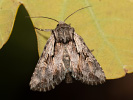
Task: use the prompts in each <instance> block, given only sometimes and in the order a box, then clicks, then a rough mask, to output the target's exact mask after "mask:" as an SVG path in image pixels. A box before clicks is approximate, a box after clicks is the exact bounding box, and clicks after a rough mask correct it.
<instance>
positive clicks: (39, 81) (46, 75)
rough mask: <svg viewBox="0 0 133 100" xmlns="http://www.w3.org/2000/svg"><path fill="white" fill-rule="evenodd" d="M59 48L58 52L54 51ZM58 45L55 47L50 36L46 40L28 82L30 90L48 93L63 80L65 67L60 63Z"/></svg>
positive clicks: (52, 36) (52, 37) (60, 54)
mask: <svg viewBox="0 0 133 100" xmlns="http://www.w3.org/2000/svg"><path fill="white" fill-rule="evenodd" d="M56 48H59V50H60V51H57V50H55V49H56ZM61 50H62V49H61V46H60V45H55V38H54V35H53V34H52V35H51V37H50V38H49V39H48V41H47V43H46V45H45V47H44V50H43V53H42V55H41V57H40V59H39V61H38V63H37V65H36V68H35V71H34V73H33V76H32V77H31V81H30V88H31V89H32V90H36V91H48V90H51V89H52V88H54V86H55V85H57V84H59V83H60V82H61V81H62V80H63V79H64V78H65V67H64V65H63V62H62V55H63V53H62V51H61Z"/></svg>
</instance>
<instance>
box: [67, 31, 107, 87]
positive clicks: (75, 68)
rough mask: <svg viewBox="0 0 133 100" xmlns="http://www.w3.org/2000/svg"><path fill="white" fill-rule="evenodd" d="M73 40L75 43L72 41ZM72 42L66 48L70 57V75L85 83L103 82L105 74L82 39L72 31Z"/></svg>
mask: <svg viewBox="0 0 133 100" xmlns="http://www.w3.org/2000/svg"><path fill="white" fill-rule="evenodd" d="M74 42H75V43H74ZM74 42H72V43H71V45H70V46H71V47H70V48H69V49H68V50H69V54H70V58H71V71H72V76H73V77H74V78H75V79H76V80H81V81H83V82H85V83H87V84H92V85H93V84H97V83H103V82H104V81H105V74H104V72H103V70H102V68H101V66H100V64H99V63H98V62H97V60H96V59H95V57H94V56H93V55H92V53H91V51H90V50H89V48H88V47H87V46H86V44H85V43H84V41H83V39H82V38H81V37H80V36H79V35H78V34H76V33H74Z"/></svg>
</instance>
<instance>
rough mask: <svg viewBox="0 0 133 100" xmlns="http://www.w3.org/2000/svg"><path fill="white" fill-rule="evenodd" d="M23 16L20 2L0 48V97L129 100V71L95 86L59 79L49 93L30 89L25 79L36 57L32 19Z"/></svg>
mask: <svg viewBox="0 0 133 100" xmlns="http://www.w3.org/2000/svg"><path fill="white" fill-rule="evenodd" d="M25 16H28V13H27V11H26V9H25V8H24V7H23V5H21V6H20V8H19V10H18V14H17V16H16V20H15V24H14V28H13V31H12V34H11V37H10V38H9V40H8V42H7V43H6V44H5V45H4V46H3V48H2V49H1V50H0V86H1V87H0V100H15V99H17V100H19V99H32V100H37V99H38V100H45V99H49V100H51V99H52V100H56V99H58V100H59V99H61V100H75V99H76V100H96V99H99V100H101V99H102V100H133V74H127V75H126V76H125V77H123V78H120V79H114V80H107V81H106V83H104V84H102V85H97V86H90V85H86V84H82V83H81V82H79V81H74V82H73V83H72V84H66V83H65V82H64V81H63V82H62V83H61V84H60V85H58V86H56V88H55V89H54V90H51V91H49V92H34V91H31V90H30V87H29V82H30V78H31V76H32V73H33V71H34V68H35V66H36V63H37V61H38V59H39V56H38V52H37V38H36V34H35V31H34V28H33V25H32V22H31V20H30V18H26V17H25ZM9 17H10V16H9ZM44 34H46V32H44ZM94 52H95V51H94Z"/></svg>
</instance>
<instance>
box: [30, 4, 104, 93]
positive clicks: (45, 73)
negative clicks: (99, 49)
mask: <svg viewBox="0 0 133 100" xmlns="http://www.w3.org/2000/svg"><path fill="white" fill-rule="evenodd" d="M87 7H89V6H87ZM87 7H84V8H87ZM84 8H81V9H79V10H82V9H84ZM79 10H77V11H79ZM77 11H75V12H74V13H76V12H77ZM74 13H72V14H71V15H73V14H74ZM71 15H69V16H68V17H67V18H69V17H70V16H71ZM32 18H33V17H32ZM43 18H48V19H52V18H49V17H43ZM67 18H66V19H67ZM66 19H65V20H64V21H57V20H55V19H52V20H54V21H56V22H58V24H57V26H56V28H55V29H52V30H51V36H50V38H49V39H48V41H47V43H46V45H45V47H44V50H43V52H42V55H41V57H40V59H39V60H38V63H37V65H36V68H35V71H34V73H33V75H32V77H31V81H30V88H31V89H32V90H35V91H49V90H51V89H54V88H55V86H56V85H58V84H59V83H61V82H62V80H64V79H65V80H66V83H71V82H72V78H75V79H76V80H80V81H82V82H83V83H86V84H91V85H93V84H95V85H96V84H98V83H103V82H105V74H104V72H103V70H102V68H101V66H100V64H99V63H98V62H97V60H96V59H95V57H94V56H93V54H92V53H91V50H89V48H88V47H87V46H86V44H85V42H84V41H83V39H82V38H81V37H80V36H79V35H78V34H77V33H76V32H75V30H74V28H73V27H71V26H70V25H69V24H66V23H65V21H66ZM36 29H38V30H40V31H45V30H44V29H39V28H36Z"/></svg>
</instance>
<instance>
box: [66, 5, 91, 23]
mask: <svg viewBox="0 0 133 100" xmlns="http://www.w3.org/2000/svg"><path fill="white" fill-rule="evenodd" d="M88 7H91V6H86V7H83V8H80V9H78V10H76V11H75V12H73V13H72V14H70V15H69V16H67V18H66V19H65V20H64V22H65V21H66V20H67V19H68V18H69V17H70V16H72V15H73V14H74V13H76V12H78V11H79V10H82V9H85V8H88Z"/></svg>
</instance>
